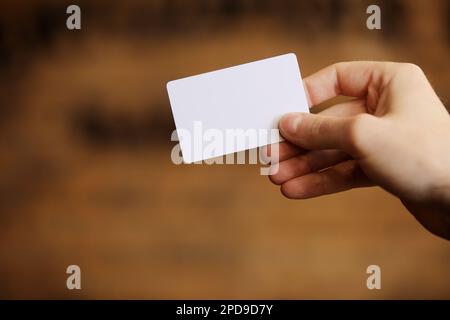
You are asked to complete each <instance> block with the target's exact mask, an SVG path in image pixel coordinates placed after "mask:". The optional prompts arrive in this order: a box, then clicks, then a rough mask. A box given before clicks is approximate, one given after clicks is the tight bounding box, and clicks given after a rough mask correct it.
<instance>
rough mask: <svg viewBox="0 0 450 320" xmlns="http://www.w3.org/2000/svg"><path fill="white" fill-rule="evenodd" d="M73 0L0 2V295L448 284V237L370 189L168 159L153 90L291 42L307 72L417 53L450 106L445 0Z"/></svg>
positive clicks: (422, 289) (412, 291) (178, 294)
mask: <svg viewBox="0 0 450 320" xmlns="http://www.w3.org/2000/svg"><path fill="white" fill-rule="evenodd" d="M70 4H73V2H67V1H61V0H40V1H37V0H35V1H31V0H29V1H12V0H10V1H8V0H2V1H1V4H0V8H1V10H0V298H63V299H65V298H67V299H73V298H93V299H99V298H114V299H116V298H127V299H128V298H143V299H151V298H159V299H164V298H180V299H188V298H189V299H195V298H210V299H212V298H223V299H227V298H255V299H258V298H273V299H279V298H288V299H305V298H306V299H317V298H326V299H347V298H356V299H360V298H368V299H379V298H387V299H393V298H401V299H409V298H425V299H428V298H446V299H449V298H450V243H449V242H448V241H445V240H442V239H439V238H437V237H435V236H433V235H431V234H429V233H428V232H427V231H425V230H424V229H423V228H422V227H421V226H420V225H419V224H418V223H417V222H416V221H415V220H414V218H413V217H412V216H411V215H409V214H408V212H407V211H406V210H405V209H404V208H403V206H402V205H401V203H400V202H399V201H398V200H397V199H396V198H394V197H393V196H391V195H389V194H388V193H386V192H384V191H383V190H381V189H378V188H368V189H360V190H352V191H349V192H345V193H342V194H338V195H332V196H326V197H323V198H319V199H314V200H307V201H291V200H287V199H285V198H283V197H282V195H281V193H280V192H279V190H278V188H277V187H275V186H273V185H272V184H271V183H269V182H268V179H267V177H264V176H260V175H259V168H260V167H259V166H255V165H235V166H220V165H216V166H210V165H182V166H176V165H174V164H172V162H171V160H170V151H171V149H172V147H173V145H174V143H173V142H171V141H170V134H171V132H172V130H173V129H174V123H173V118H172V115H171V111H170V106H169V102H168V98H167V93H166V89H165V84H166V82H167V81H168V80H173V79H176V78H179V77H184V76H188V75H192V74H197V73H202V72H206V71H211V70H215V69H219V68H223V67H228V66H231V65H235V64H241V63H245V62H249V61H253V60H258V59H262V58H266V57H270V56H273V55H279V54H283V53H288V52H295V53H296V54H297V57H298V59H299V63H300V66H301V68H302V74H303V75H304V76H306V75H308V74H311V73H312V72H314V71H316V70H318V69H320V68H322V67H325V66H326V65H328V64H331V63H333V62H337V61H344V60H363V59H370V60H391V61H407V62H413V63H416V64H419V65H420V66H421V67H422V68H423V69H424V71H425V72H426V74H427V75H428V76H429V79H430V81H431V82H432V84H433V86H434V87H435V89H436V91H437V92H438V94H439V95H440V97H441V98H442V100H443V101H444V103H445V104H447V103H448V101H449V98H450V95H449V91H448V83H449V81H450V65H449V52H450V2H449V1H448V0H415V1H409V0H386V1H375V0H374V1H357V0H341V1H339V0H318V1H306V0H305V1H295V0H289V1H288V0H285V1H283V0H280V1H278V0H199V1H195V0H190V1H187V0H159V1H150V0H149V1H143V0H133V1H131V0H130V1H122V2H119V1H117V2H116V1H114V2H113V1H106V0H97V1H76V3H75V4H77V5H79V6H80V7H81V17H82V19H81V20H82V29H81V30H79V31H70V30H68V29H67V28H66V19H67V17H68V15H67V14H66V8H67V6H68V5H70ZM370 4H377V5H379V6H380V7H381V12H382V30H379V31H377V30H374V31H371V30H368V29H367V28H366V19H367V17H368V15H367V14H366V8H367V6H368V5H370ZM324 107H326V106H324ZM412 143H413V141H412ZM71 264H76V265H79V266H80V267H81V272H82V280H81V285H82V290H79V291H77V290H73V291H69V290H67V289H66V278H67V276H68V275H67V274H66V268H67V266H68V265H71ZM371 264H377V265H379V266H380V267H381V271H382V290H372V291H370V290H368V289H367V287H366V278H367V276H368V275H367V274H366V268H367V266H369V265H371Z"/></svg>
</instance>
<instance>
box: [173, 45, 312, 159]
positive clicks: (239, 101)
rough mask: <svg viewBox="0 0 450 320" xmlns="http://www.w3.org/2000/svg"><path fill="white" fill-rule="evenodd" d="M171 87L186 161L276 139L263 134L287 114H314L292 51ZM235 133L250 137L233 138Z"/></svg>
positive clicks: (248, 147)
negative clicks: (241, 139) (255, 134)
mask: <svg viewBox="0 0 450 320" xmlns="http://www.w3.org/2000/svg"><path fill="white" fill-rule="evenodd" d="M167 91H168V93H169V99H170V104H171V107H172V112H173V117H174V120H175V125H176V128H177V134H178V138H179V140H180V147H181V152H182V155H183V161H184V162H185V163H192V162H196V161H201V160H206V159H209V158H215V157H219V156H223V155H225V154H229V153H233V152H239V151H243V150H247V149H253V148H256V147H261V146H264V145H267V144H272V143H277V142H279V141H280V140H281V137H280V136H279V135H278V134H276V135H273V134H272V135H270V134H264V132H266V133H268V132H270V130H271V129H277V128H278V121H279V119H280V118H281V116H282V115H283V114H285V113H289V112H309V108H308V102H307V99H306V95H305V91H304V88H303V82H302V77H301V74H300V69H299V66H298V62H297V57H296V56H295V54H293V53H289V54H285V55H281V56H277V57H272V58H268V59H264V60H259V61H255V62H251V63H245V64H242V65H238V66H234V67H230V68H226V69H221V70H217V71H212V72H207V73H203V74H200V75H195V76H191V77H187V78H183V79H179V80H174V81H170V82H169V83H167ZM255 132H256V133H258V134H257V137H258V139H256V140H255V139H254V138H249V137H250V136H252V137H254V135H253V133H255ZM233 133H235V135H233ZM236 133H239V134H244V135H246V138H248V139H244V140H245V142H243V141H241V142H236V143H235V142H233V141H229V140H230V139H234V138H235V139H240V138H241V137H236ZM233 137H234V138H233Z"/></svg>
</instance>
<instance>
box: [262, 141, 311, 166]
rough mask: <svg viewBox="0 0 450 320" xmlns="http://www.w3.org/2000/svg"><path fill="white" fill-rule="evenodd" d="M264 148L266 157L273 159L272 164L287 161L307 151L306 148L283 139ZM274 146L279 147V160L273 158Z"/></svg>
mask: <svg viewBox="0 0 450 320" xmlns="http://www.w3.org/2000/svg"><path fill="white" fill-rule="evenodd" d="M264 148H265V150H263V154H264V156H265V157H267V158H268V159H270V160H271V163H272V164H273V163H277V162H282V161H285V160H287V159H290V158H292V157H295V156H297V155H299V154H301V153H303V152H305V150H304V149H302V148H300V147H299V146H296V145H293V144H292V143H290V142H288V141H283V142H280V143H278V144H274V145H267V146H265V147H264ZM273 148H278V161H277V159H271V156H272V150H273Z"/></svg>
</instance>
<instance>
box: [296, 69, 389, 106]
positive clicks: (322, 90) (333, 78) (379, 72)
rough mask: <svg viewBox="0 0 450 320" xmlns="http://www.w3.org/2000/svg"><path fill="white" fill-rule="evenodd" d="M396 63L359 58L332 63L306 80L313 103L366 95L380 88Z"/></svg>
mask: <svg viewBox="0 0 450 320" xmlns="http://www.w3.org/2000/svg"><path fill="white" fill-rule="evenodd" d="M392 65H394V63H386V62H373V61H356V62H340V63H336V64H333V65H331V66H328V67H326V68H324V69H322V70H320V71H318V72H316V73H314V74H312V75H310V76H308V77H306V78H305V79H304V80H303V83H304V87H305V90H306V91H307V94H308V95H309V99H310V101H311V106H315V105H318V104H320V103H322V102H324V101H326V100H329V99H331V98H334V97H336V96H339V95H344V96H350V97H355V98H364V97H366V95H367V93H368V91H369V90H379V89H380V88H381V87H382V86H383V85H384V84H386V83H387V81H388V80H389V79H390V77H391V75H392V74H393V70H392Z"/></svg>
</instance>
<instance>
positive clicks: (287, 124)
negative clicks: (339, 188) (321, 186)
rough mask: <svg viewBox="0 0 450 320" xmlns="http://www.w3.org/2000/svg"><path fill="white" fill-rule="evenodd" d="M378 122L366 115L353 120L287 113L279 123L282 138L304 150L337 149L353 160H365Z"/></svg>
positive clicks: (360, 115) (355, 117) (357, 116)
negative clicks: (365, 154) (366, 151)
mask: <svg viewBox="0 0 450 320" xmlns="http://www.w3.org/2000/svg"><path fill="white" fill-rule="evenodd" d="M377 121H378V119H377V118H376V117H374V116H372V115H369V114H367V113H363V114H358V115H356V116H353V117H331V116H322V115H320V114H318V115H314V114H306V113H290V114H287V115H285V116H284V117H283V118H282V119H281V120H280V122H279V127H280V132H281V135H282V136H283V137H284V138H286V140H288V141H289V142H291V143H293V144H295V145H298V146H300V147H302V148H304V149H309V150H318V149H339V150H342V151H344V152H346V153H348V154H349V155H351V156H352V157H354V158H355V159H358V158H362V157H364V150H365V149H366V148H367V144H368V142H369V141H368V140H369V139H371V138H373V134H366V133H367V132H373V131H376V130H374V128H376V125H377V124H378V122H377Z"/></svg>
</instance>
